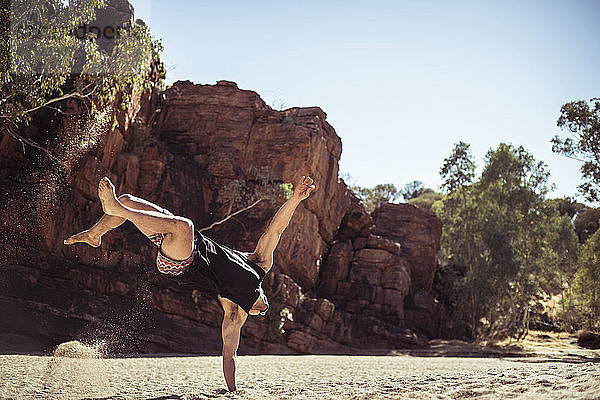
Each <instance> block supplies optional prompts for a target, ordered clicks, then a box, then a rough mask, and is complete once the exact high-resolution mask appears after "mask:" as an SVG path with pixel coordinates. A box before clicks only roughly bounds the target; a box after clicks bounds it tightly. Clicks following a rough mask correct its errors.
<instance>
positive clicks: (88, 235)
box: [64, 194, 173, 247]
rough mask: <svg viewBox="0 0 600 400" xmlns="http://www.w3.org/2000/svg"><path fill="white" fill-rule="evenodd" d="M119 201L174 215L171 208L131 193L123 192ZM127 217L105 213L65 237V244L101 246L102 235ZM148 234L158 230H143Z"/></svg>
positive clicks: (137, 207)
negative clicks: (91, 224)
mask: <svg viewBox="0 0 600 400" xmlns="http://www.w3.org/2000/svg"><path fill="white" fill-rule="evenodd" d="M119 201H120V202H121V203H123V204H124V205H126V206H127V207H131V208H133V209H136V210H146V211H157V212H160V213H163V214H166V215H173V214H172V213H171V212H170V211H169V210H167V209H165V208H162V207H160V206H157V205H156V204H153V203H151V202H149V201H147V200H144V199H142V198H139V197H135V196H132V195H130V194H122V195H121V196H119ZM125 221H126V220H125V218H122V217H118V216H116V215H108V214H104V215H103V216H102V217H101V218H100V220H98V222H96V223H95V224H94V226H92V227H91V228H90V229H87V230H85V231H82V232H79V233H76V234H75V235H73V236H71V237H69V238H68V239H65V241H64V244H67V245H70V244H74V243H79V242H83V243H87V244H89V245H90V246H92V247H99V246H100V245H101V244H102V236H103V235H104V234H106V233H107V232H110V231H111V230H113V229H115V228H117V227H119V226H120V225H122V224H123V222H125ZM142 233H143V234H144V235H146V236H152V235H153V234H155V233H156V232H143V231H142Z"/></svg>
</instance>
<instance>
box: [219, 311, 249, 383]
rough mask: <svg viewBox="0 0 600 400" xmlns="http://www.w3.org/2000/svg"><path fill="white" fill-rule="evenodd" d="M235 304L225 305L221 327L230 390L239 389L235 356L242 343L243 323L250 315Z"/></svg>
mask: <svg viewBox="0 0 600 400" xmlns="http://www.w3.org/2000/svg"><path fill="white" fill-rule="evenodd" d="M234 306H235V308H234V307H224V309H225V315H224V316H223V324H222V327H221V334H222V337H223V353H222V354H223V375H224V376H225V382H226V383H227V388H228V389H229V390H230V391H234V390H237V387H236V384H235V357H236V352H237V349H238V347H239V345H240V334H241V330H242V325H244V322H246V318H247V316H248V315H247V314H246V312H245V311H244V310H241V309H239V307H238V306H237V305H234Z"/></svg>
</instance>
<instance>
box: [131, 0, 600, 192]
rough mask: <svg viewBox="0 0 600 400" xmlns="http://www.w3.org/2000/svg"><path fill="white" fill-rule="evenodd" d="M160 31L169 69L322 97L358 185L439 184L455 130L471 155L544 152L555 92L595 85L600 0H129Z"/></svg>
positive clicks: (579, 92)
mask: <svg viewBox="0 0 600 400" xmlns="http://www.w3.org/2000/svg"><path fill="white" fill-rule="evenodd" d="M130 1H131V3H132V4H133V5H134V7H135V8H136V16H137V17H139V18H142V19H144V20H145V21H146V22H148V24H149V25H150V26H151V28H152V31H153V32H154V34H155V35H156V37H159V38H161V39H162V41H163V44H164V47H165V51H164V54H163V60H164V61H165V64H166V67H167V81H168V83H169V84H171V83H172V82H174V81H177V80H191V81H193V82H195V83H208V84H214V83H215V82H216V81H217V80H220V79H227V80H232V81H235V82H237V83H238V86H239V87H240V88H243V89H250V90H254V91H256V92H258V93H259V94H260V95H261V97H262V98H263V99H264V100H265V101H266V102H267V104H269V105H271V106H273V107H274V108H282V106H283V108H288V107H293V106H319V107H321V108H322V109H323V110H324V111H325V112H326V113H327V115H328V121H329V123H330V124H331V125H333V127H334V128H335V129H336V131H337V133H338V135H339V136H340V137H341V138H342V143H343V153H342V159H341V171H342V172H346V173H350V174H351V175H352V176H353V178H354V179H355V182H356V183H358V184H360V185H361V186H374V185H375V184H377V183H394V184H395V185H396V186H402V185H404V184H405V183H407V182H409V181H412V180H421V181H423V182H424V183H425V184H426V186H428V187H432V188H434V189H438V188H439V184H440V176H439V169H440V166H441V165H442V162H443V159H444V158H445V157H447V156H448V155H449V154H450V152H451V150H452V148H453V144H454V143H456V142H458V141H459V140H462V141H465V142H467V143H470V144H471V148H472V151H473V155H474V156H475V159H476V161H477V163H478V165H480V166H481V165H482V164H483V157H484V155H485V153H486V152H487V150H488V149H489V148H490V147H496V146H497V145H498V144H499V143H500V142H507V143H512V144H514V145H516V146H518V145H523V146H524V147H525V148H527V149H528V150H529V151H530V152H532V153H533V154H534V156H535V157H536V158H537V159H538V160H542V161H544V162H546V163H547V164H548V166H549V168H550V171H551V173H552V175H551V180H552V182H554V183H556V185H557V189H556V191H555V192H554V193H552V196H553V197H554V196H556V197H558V196H566V195H571V196H573V195H574V194H575V193H576V187H577V185H578V184H579V183H580V179H579V176H580V173H579V164H578V163H577V162H575V161H572V160H569V159H566V158H564V157H561V156H559V155H555V154H553V153H552V151H551V144H550V139H551V138H552V137H553V136H554V135H555V134H560V133H561V131H560V130H559V129H558V128H557V127H556V120H557V119H558V116H559V110H560V107H561V105H562V104H564V103H566V102H568V101H572V100H580V99H585V100H589V99H590V98H592V97H598V96H600V1H599V0H588V1H584V0H571V1H568V0H564V1H550V0H547V1H527V0H522V1H442V0H439V1H427V0H420V1H416V0H415V1H377V0H374V1H361V2H358V1H348V0H347V1H337V0H335V1H329V0H322V1H312V0H305V1H294V2H292V1H284V0H280V1H252V2H250V1H217V0H215V1H212V2H206V1H180V0H170V1H155V0H130Z"/></svg>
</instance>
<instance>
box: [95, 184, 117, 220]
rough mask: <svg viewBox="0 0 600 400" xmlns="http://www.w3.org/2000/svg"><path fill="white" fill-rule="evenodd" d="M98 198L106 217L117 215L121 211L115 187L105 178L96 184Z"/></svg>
mask: <svg viewBox="0 0 600 400" xmlns="http://www.w3.org/2000/svg"><path fill="white" fill-rule="evenodd" d="M98 197H99V198H100V202H101V203H102V210H103V211H104V213H105V214H108V215H119V212H120V211H122V210H123V204H121V202H120V201H119V200H118V199H117V195H116V194H115V185H113V183H112V182H111V181H110V179H108V178H107V177H106V176H105V177H104V178H102V179H100V183H99V184H98Z"/></svg>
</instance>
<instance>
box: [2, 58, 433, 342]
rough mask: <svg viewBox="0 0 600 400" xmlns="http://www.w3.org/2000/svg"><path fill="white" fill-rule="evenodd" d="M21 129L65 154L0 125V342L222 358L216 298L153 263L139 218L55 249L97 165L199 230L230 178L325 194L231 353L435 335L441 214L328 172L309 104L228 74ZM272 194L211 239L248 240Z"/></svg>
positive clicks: (226, 205)
mask: <svg viewBox="0 0 600 400" xmlns="http://www.w3.org/2000/svg"><path fill="white" fill-rule="evenodd" d="M155 67H156V66H153V68H155ZM156 74H160V71H159V70H156ZM23 135H27V136H29V137H30V138H32V139H34V140H38V141H40V142H42V141H43V140H44V139H48V138H50V139H51V140H50V141H49V143H50V145H49V146H50V147H51V148H52V150H53V153H54V154H55V155H57V157H58V158H59V160H60V163H59V164H58V165H54V164H52V165H51V164H49V163H48V162H46V161H44V158H43V155H40V154H37V153H35V152H33V153H31V154H30V150H27V152H26V154H25V155H23V153H22V150H21V145H20V144H19V143H18V142H15V141H14V140H13V139H12V138H9V137H8V136H7V135H4V136H3V137H2V139H1V141H0V181H1V182H2V189H3V190H2V196H0V222H1V224H2V225H1V226H2V235H1V237H0V263H1V265H2V278H1V279H0V289H2V290H0V310H2V312H1V315H2V316H3V318H2V319H3V321H2V322H1V323H0V333H2V335H0V351H4V352H6V351H47V350H49V349H50V348H51V347H52V346H54V345H56V344H58V343H60V342H62V341H66V340H71V339H73V338H77V339H83V340H85V339H87V340H102V341H104V342H105V343H106V345H107V349H108V350H109V351H126V352H127V351H141V352H192V353H219V352H220V322H221V316H222V311H221V309H220V307H219V306H218V305H217V303H216V302H215V301H214V300H212V299H210V298H209V297H207V295H206V294H204V293H203V292H202V290H201V288H200V287H193V286H190V285H180V284H179V283H178V281H177V280H176V279H169V278H165V277H164V276H161V275H159V274H158V272H157V271H156V268H155V267H154V261H153V259H154V257H155V255H156V249H155V248H154V247H153V246H152V244H151V243H150V242H149V241H148V240H147V239H146V238H145V237H143V236H142V235H141V234H140V233H139V232H137V230H135V229H134V228H133V226H132V225H129V223H126V224H124V225H123V226H122V227H119V228H117V229H116V230H114V231H113V232H112V233H110V234H108V235H106V236H105V237H104V239H103V243H102V246H101V247H100V248H98V249H95V248H91V247H88V246H86V245H82V244H79V245H75V246H70V247H68V246H64V245H63V244H62V240H63V239H64V238H65V237H67V236H69V235H70V234H72V233H74V232H76V231H79V230H82V229H85V228H87V227H89V226H91V225H92V224H93V223H94V222H95V221H96V220H97V219H98V217H99V216H100V215H101V207H100V204H99V202H98V201H97V196H96V186H97V182H98V180H99V178H100V177H102V176H104V175H107V176H109V177H111V179H112V180H113V182H115V184H116V185H117V190H118V192H119V193H132V194H134V195H137V196H140V197H143V198H146V199H148V200H150V201H153V202H156V203H157V204H160V205H162V206H164V207H165V208H167V209H169V210H170V211H172V212H173V213H175V214H179V215H185V216H187V217H189V218H191V219H192V220H193V221H194V223H195V225H196V226H197V227H203V226H208V225H209V224H210V223H212V222H214V221H216V220H219V219H220V218H222V217H223V216H224V215H226V214H227V213H228V212H230V211H231V210H232V209H233V210H235V204H233V205H232V202H231V196H230V191H229V189H230V188H231V187H234V186H235V185H239V184H240V183H243V184H244V185H245V186H244V187H248V188H251V187H254V186H256V185H258V184H259V181H260V180H261V179H262V178H263V177H264V175H268V176H269V179H270V180H271V181H273V182H291V181H295V180H296V179H298V177H299V176H300V175H302V174H310V175H311V176H313V177H314V178H315V180H316V182H317V185H318V186H319V189H318V191H316V192H315V193H314V194H313V195H312V196H311V197H310V198H309V199H308V200H307V201H305V202H303V204H301V205H300V207H299V208H298V209H297V211H296V213H295V215H294V217H293V219H292V222H291V224H290V226H289V227H288V229H287V230H286V231H285V232H284V234H283V236H282V239H281V242H280V245H279V247H278V249H277V251H276V253H275V266H274V267H273V269H272V271H271V272H270V274H269V275H268V277H267V279H266V282H265V290H266V292H267V295H268V296H269V298H270V302H271V303H272V304H271V305H272V308H271V310H270V311H269V313H268V314H267V316H265V317H251V318H249V321H248V322H247V323H246V325H245V327H244V328H243V332H242V333H243V339H242V344H241V348H240V352H242V353H244V352H246V353H249V352H274V353H298V352H300V353H346V352H356V351H364V350H365V349H390V348H399V347H420V346H426V340H427V338H428V337H429V338H431V337H435V336H436V335H437V334H438V329H439V327H438V325H437V324H436V317H435V315H436V302H435V300H434V298H433V296H432V295H431V286H432V281H433V277H434V274H435V270H436V257H435V255H436V252H437V250H438V248H439V238H440V234H441V224H440V222H439V220H438V219H437V218H436V217H435V216H434V215H433V214H432V213H430V212H428V211H426V210H423V209H419V208H417V207H415V206H412V205H408V204H384V205H382V206H381V207H380V208H378V209H377V210H376V211H375V212H374V213H373V214H372V215H369V214H368V213H367V212H366V210H365V208H364V207H363V205H362V204H361V203H360V201H359V200H358V199H357V198H356V197H355V196H354V194H353V193H352V192H351V191H349V190H348V188H347V187H346V185H345V184H344V182H343V181H342V180H341V179H339V178H338V161H339V158H340V155H341V151H342V144H341V140H340V138H339V137H338V136H337V134H336V133H335V130H334V129H333V127H332V126H331V125H329V124H328V123H327V121H326V114H325V113H324V112H323V111H322V110H321V109H320V108H318V107H311V108H291V109H288V110H284V111H276V110H273V109H271V108H270V107H269V106H267V105H266V104H265V103H264V102H263V101H262V99H261V98H260V96H259V95H258V94H256V93H255V92H252V91H249V90H241V89H239V88H238V87H237V85H236V84H235V83H233V82H228V81H220V82H218V83H217V84H216V85H194V84H192V83H191V82H176V83H175V84H174V85H173V86H172V87H170V88H168V89H166V90H164V91H161V90H159V89H158V88H157V87H155V88H154V89H153V90H151V91H146V92H143V93H138V94H137V96H136V97H134V102H133V105H132V107H130V108H129V109H128V110H126V111H119V112H112V113H107V114H106V115H101V116H99V117H97V118H96V119H94V120H89V119H86V114H85V110H82V109H81V108H80V106H79V105H78V103H76V102H71V103H69V104H68V107H67V109H66V116H64V117H61V118H58V119H57V118H56V116H54V117H52V118H50V117H49V116H48V115H47V114H40V115H38V117H37V118H36V124H34V126H33V127H32V128H31V129H30V130H29V131H27V132H23ZM282 201H283V199H279V200H278V201H277V202H275V203H269V202H261V203H258V205H257V206H255V207H253V208H251V209H249V210H247V211H245V212H244V213H242V214H240V215H239V216H237V217H236V218H232V219H230V220H228V221H227V222H226V223H224V224H221V225H218V226H217V227H216V228H214V229H211V230H210V231H208V232H206V234H207V235H209V236H211V237H213V238H215V239H216V240H218V241H220V242H222V243H224V244H227V245H230V246H233V247H235V248H238V249H240V250H248V251H251V250H252V249H253V248H254V246H255V244H256V241H257V240H258V238H259V236H260V234H261V233H262V231H263V229H264V228H265V227H266V225H267V224H268V222H269V219H270V218H271V217H272V215H273V214H274V212H275V211H276V210H277V207H278V206H279V205H280V204H281V202H282Z"/></svg>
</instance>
